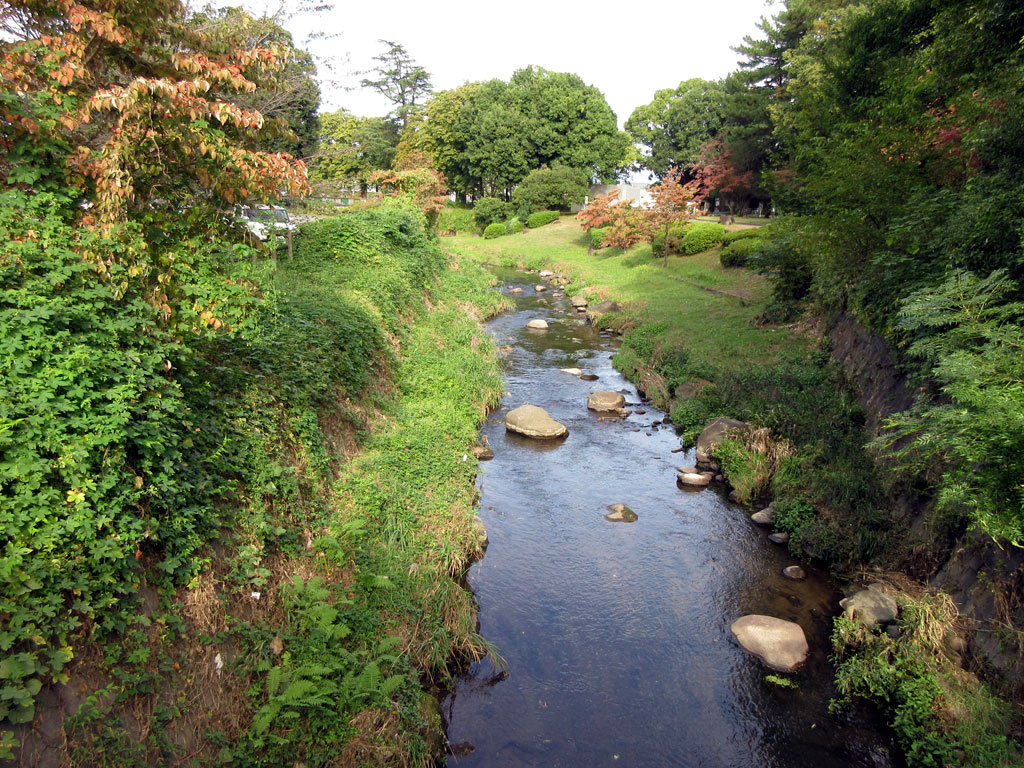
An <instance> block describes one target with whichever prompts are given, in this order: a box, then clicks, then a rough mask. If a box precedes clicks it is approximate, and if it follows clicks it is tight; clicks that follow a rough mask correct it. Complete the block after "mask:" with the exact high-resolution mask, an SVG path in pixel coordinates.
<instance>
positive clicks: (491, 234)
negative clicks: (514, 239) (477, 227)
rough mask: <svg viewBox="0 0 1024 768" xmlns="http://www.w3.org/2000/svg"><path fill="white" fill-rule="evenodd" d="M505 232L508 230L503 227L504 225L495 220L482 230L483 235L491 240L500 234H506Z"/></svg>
mask: <svg viewBox="0 0 1024 768" xmlns="http://www.w3.org/2000/svg"><path fill="white" fill-rule="evenodd" d="M507 232H508V230H506V229H505V225H504V224H502V223H501V222H500V221H496V222H494V223H493V224H488V225H487V228H486V229H485V230H484V237H485V238H487V239H488V240H491V239H493V238H495V237H501V236H502V235H504V234H507Z"/></svg>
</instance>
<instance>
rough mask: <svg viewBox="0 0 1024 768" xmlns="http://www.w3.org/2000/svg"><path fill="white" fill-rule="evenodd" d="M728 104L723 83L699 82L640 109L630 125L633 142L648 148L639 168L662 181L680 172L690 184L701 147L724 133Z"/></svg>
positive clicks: (660, 93) (658, 95)
mask: <svg viewBox="0 0 1024 768" xmlns="http://www.w3.org/2000/svg"><path fill="white" fill-rule="evenodd" d="M725 102H726V90H725V87H724V86H723V85H722V83H721V82H714V81H711V80H701V79H699V78H693V79H691V80H684V81H683V82H681V83H680V84H679V86H678V87H676V88H675V89H672V88H665V89H663V90H660V91H658V92H657V93H655V94H654V99H653V100H652V101H651V102H650V103H649V104H645V105H643V106H640V107H637V108H636V109H635V110H633V114H631V115H630V116H629V119H628V120H627V121H626V130H627V131H628V132H629V134H630V136H632V137H633V141H635V142H636V143H637V144H640V145H642V146H643V147H644V156H643V157H642V159H641V160H640V161H639V164H638V166H639V168H640V169H646V170H648V171H650V172H651V173H652V174H654V175H655V176H656V177H657V178H659V179H662V178H665V176H666V175H667V174H668V172H669V171H670V170H671V169H672V168H680V169H682V171H683V174H684V179H685V180H686V181H689V180H690V179H691V178H692V173H691V171H690V169H691V168H692V167H693V166H694V164H695V163H696V162H697V159H698V156H699V155H700V151H701V147H703V146H704V145H705V144H706V143H707V142H708V141H709V140H710V139H713V138H715V137H717V136H718V135H719V133H720V132H721V130H722V126H723V121H724V116H725V109H726V107H725Z"/></svg>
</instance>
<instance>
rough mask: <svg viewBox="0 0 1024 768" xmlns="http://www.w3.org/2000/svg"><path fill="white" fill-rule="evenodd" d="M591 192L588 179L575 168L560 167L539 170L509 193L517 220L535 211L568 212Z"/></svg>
mask: <svg viewBox="0 0 1024 768" xmlns="http://www.w3.org/2000/svg"><path fill="white" fill-rule="evenodd" d="M589 191H590V177H588V176H587V172H586V171H583V170H580V169H578V168H569V167H568V166H564V165H560V166H556V167H555V168H538V169H537V170H536V171H531V172H530V174H529V175H528V176H527V177H526V178H525V179H523V181H522V182H521V183H520V184H519V186H517V187H516V188H515V190H514V191H513V192H512V207H513V208H514V209H515V211H516V215H517V216H518V217H519V218H520V219H525V218H526V217H527V216H529V215H530V214H531V213H533V212H534V211H543V210H566V211H567V210H569V207H570V206H572V205H574V204H576V203H582V202H583V201H584V200H585V199H586V197H587V193H588V192H589Z"/></svg>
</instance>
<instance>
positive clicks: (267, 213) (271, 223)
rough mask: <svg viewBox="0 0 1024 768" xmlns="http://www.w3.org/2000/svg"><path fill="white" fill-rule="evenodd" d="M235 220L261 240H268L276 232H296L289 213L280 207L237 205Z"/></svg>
mask: <svg viewBox="0 0 1024 768" xmlns="http://www.w3.org/2000/svg"><path fill="white" fill-rule="evenodd" d="M235 218H236V219H238V220H239V221H240V222H241V223H242V224H244V226H245V228H246V229H248V230H249V231H250V232H251V233H252V235H253V237H255V238H257V239H259V240H266V239H267V238H268V237H270V235H271V234H273V233H275V232H278V233H284V232H288V231H294V230H295V224H293V223H292V221H291V219H289V218H288V211H286V210H285V209H284V208H282V207H281V206H279V205H263V204H261V203H260V204H256V205H236V206H235Z"/></svg>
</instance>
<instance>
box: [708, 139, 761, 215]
mask: <svg viewBox="0 0 1024 768" xmlns="http://www.w3.org/2000/svg"><path fill="white" fill-rule="evenodd" d="M693 183H694V184H695V186H696V194H695V195H694V197H693V199H694V201H696V202H700V201H701V200H704V199H706V198H707V197H708V196H709V195H712V194H717V195H718V196H719V197H720V198H721V200H722V202H724V203H725V204H726V206H727V207H728V208H729V213H733V211H734V209H735V206H736V202H737V201H738V200H739V199H740V198H742V197H745V196H746V195H748V194H749V193H750V192H751V190H752V189H753V185H754V172H753V171H740V170H739V169H738V168H737V167H736V162H735V159H734V158H733V154H732V150H730V149H729V148H728V147H726V146H725V145H724V144H723V142H722V139H721V138H714V139H712V140H711V141H709V142H708V143H706V144H705V145H704V146H703V147H702V148H701V151H700V156H699V157H698V159H697V163H696V178H695V180H694V182H693Z"/></svg>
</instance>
